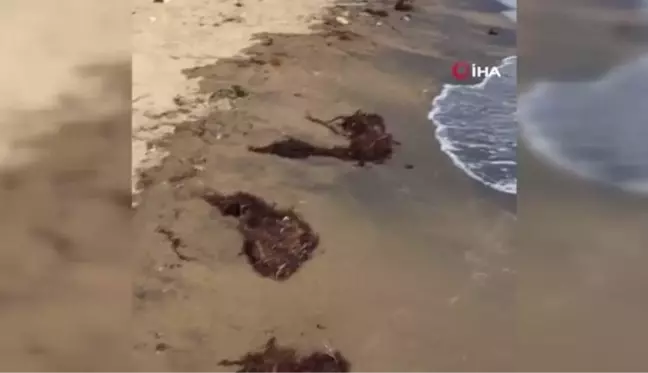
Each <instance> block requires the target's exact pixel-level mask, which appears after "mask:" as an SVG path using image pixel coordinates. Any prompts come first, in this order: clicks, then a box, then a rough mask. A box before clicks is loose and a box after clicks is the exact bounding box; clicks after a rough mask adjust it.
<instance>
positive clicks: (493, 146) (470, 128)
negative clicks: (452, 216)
mask: <svg viewBox="0 0 648 373" xmlns="http://www.w3.org/2000/svg"><path fill="white" fill-rule="evenodd" d="M501 2H502V3H503V4H504V5H507V6H509V7H510V8H511V10H510V11H507V12H505V13H504V15H505V16H507V17H508V18H509V19H511V20H512V21H513V22H515V21H516V19H517V18H516V6H517V2H516V0H502V1H501ZM499 71H500V73H501V75H502V76H501V77H498V76H491V77H490V78H486V79H484V80H483V81H482V82H481V83H479V84H476V85H454V84H446V85H445V86H444V87H443V89H442V90H441V93H440V94H439V96H437V97H436V98H435V99H434V101H433V102H432V110H431V111H430V113H429V116H428V118H429V119H430V120H431V121H432V122H433V123H434V125H435V126H436V131H435V134H436V138H437V141H438V142H439V144H440V146H441V150H442V151H443V152H444V153H445V154H446V155H448V156H449V157H450V159H451V160H452V162H453V163H454V164H455V166H457V167H458V168H460V169H461V170H462V171H464V172H465V173H466V174H467V175H468V176H469V177H471V178H473V179H475V180H477V181H479V182H481V183H483V184H484V185H487V186H489V187H491V188H493V189H495V190H497V191H500V192H503V193H508V194H516V193H517V159H516V153H517V136H518V125H517V121H516V119H515V112H516V104H517V97H516V96H517V57H516V56H510V57H507V58H505V59H504V60H503V61H501V64H500V65H499Z"/></svg>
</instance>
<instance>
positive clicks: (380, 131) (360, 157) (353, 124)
mask: <svg viewBox="0 0 648 373" xmlns="http://www.w3.org/2000/svg"><path fill="white" fill-rule="evenodd" d="M306 118H307V119H308V120H310V121H311V122H314V123H317V124H320V125H323V126H325V127H326V128H328V129H329V130H330V131H332V132H333V133H334V134H336V135H338V136H342V137H345V138H346V139H347V140H348V141H349V143H348V145H345V146H333V147H323V146H317V145H313V144H310V143H307V142H305V141H302V140H298V139H295V138H292V137H289V138H287V139H283V140H278V141H275V142H273V143H271V144H269V145H266V146H260V147H250V148H249V150H250V151H253V152H255V153H261V154H273V155H276V156H279V157H283V158H292V159H304V158H308V157H311V156H320V157H333V158H337V159H340V160H344V161H355V162H357V163H358V165H359V166H364V165H365V164H366V163H376V164H381V163H384V162H385V161H386V160H387V159H389V158H391V156H392V154H393V152H394V147H395V146H396V145H398V144H399V143H398V142H397V141H396V140H394V138H393V136H392V135H391V134H390V133H388V132H387V129H386V126H385V121H384V119H383V118H382V117H381V116H380V115H378V114H372V113H365V112H362V111H360V110H358V111H356V112H355V113H353V114H351V115H345V116H338V117H335V118H333V119H331V120H328V121H324V120H321V119H317V118H314V117H312V116H310V115H307V117H306Z"/></svg>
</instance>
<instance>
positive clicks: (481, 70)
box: [452, 61, 502, 80]
mask: <svg viewBox="0 0 648 373" xmlns="http://www.w3.org/2000/svg"><path fill="white" fill-rule="evenodd" d="M493 75H495V76H497V77H500V78H501V77H502V74H500V72H499V69H498V68H497V67H495V66H490V67H489V66H478V65H476V64H474V63H468V62H464V61H459V62H455V63H454V64H453V65H452V76H454V78H455V79H456V80H466V79H468V78H490V77H491V76H493Z"/></svg>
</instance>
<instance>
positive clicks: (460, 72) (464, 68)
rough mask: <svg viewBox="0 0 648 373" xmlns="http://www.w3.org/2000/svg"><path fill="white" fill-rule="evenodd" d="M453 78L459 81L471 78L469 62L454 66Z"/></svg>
mask: <svg viewBox="0 0 648 373" xmlns="http://www.w3.org/2000/svg"><path fill="white" fill-rule="evenodd" d="M452 76H454V78H455V79H457V80H465V79H468V78H469V77H471V67H470V64H469V63H468V62H464V61H459V62H455V63H454V64H453V65H452Z"/></svg>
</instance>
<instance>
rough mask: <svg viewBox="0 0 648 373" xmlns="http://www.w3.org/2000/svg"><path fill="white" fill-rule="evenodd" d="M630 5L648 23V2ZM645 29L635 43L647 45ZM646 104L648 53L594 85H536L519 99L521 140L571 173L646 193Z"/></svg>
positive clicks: (646, 27) (645, 25) (638, 32)
mask: <svg viewBox="0 0 648 373" xmlns="http://www.w3.org/2000/svg"><path fill="white" fill-rule="evenodd" d="M617 4H619V3H617ZM627 6H630V7H631V8H630V9H632V10H633V11H634V10H635V9H638V10H639V12H636V14H638V15H639V17H645V18H644V19H645V20H648V1H645V0H644V1H634V2H628V5H627ZM647 30H648V23H645V22H644V23H643V25H641V24H640V26H639V27H635V28H634V32H635V35H633V40H637V41H638V42H639V43H646V41H648V31H647ZM642 40H643V41H642ZM642 49H644V48H642ZM645 49H648V48H645ZM647 103H648V53H646V54H643V55H640V56H638V57H634V58H632V59H629V60H626V61H624V62H622V63H620V64H619V65H617V66H613V67H611V68H610V69H609V70H608V72H607V73H606V74H604V75H603V76H601V77H598V78H596V79H594V80H591V81H581V82H559V81H545V82H538V83H536V84H535V85H533V86H532V87H531V88H530V89H529V90H528V91H527V92H525V93H524V94H522V95H520V96H519V97H518V111H517V118H518V120H519V123H520V134H521V136H520V139H521V140H522V141H524V143H525V145H527V146H528V148H529V149H530V150H532V151H533V152H534V153H535V155H536V156H538V158H539V159H541V160H544V161H545V162H546V163H548V164H551V165H553V166H554V167H556V168H558V169H561V170H563V171H565V172H567V173H570V174H572V175H575V176H577V177H580V178H582V179H586V180H589V181H591V182H594V183H598V184H604V185H608V186H612V187H616V188H620V189H622V190H625V191H627V192H632V193H640V194H648V104H647Z"/></svg>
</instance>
